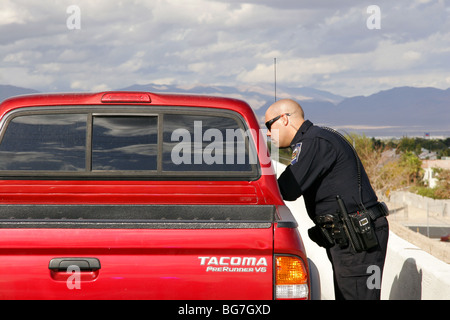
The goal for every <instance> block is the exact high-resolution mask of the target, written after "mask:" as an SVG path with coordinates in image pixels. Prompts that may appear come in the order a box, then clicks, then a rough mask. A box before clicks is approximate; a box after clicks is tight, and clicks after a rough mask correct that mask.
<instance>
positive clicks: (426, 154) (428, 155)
mask: <svg viewBox="0 0 450 320" xmlns="http://www.w3.org/2000/svg"><path fill="white" fill-rule="evenodd" d="M419 159H420V160H436V159H437V153H436V152H433V151H429V150H427V149H424V148H422V150H421V153H420V154H419Z"/></svg>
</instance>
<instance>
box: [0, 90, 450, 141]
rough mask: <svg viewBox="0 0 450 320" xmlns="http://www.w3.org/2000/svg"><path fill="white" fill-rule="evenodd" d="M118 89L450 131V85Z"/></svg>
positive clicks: (363, 123)
mask: <svg viewBox="0 0 450 320" xmlns="http://www.w3.org/2000/svg"><path fill="white" fill-rule="evenodd" d="M117 90H124V91H149V92H161V93H163V92H166V93H167V92H171V93H190V94H206V95H215V96H224V97H231V98H238V99H241V100H244V101H246V102H248V103H249V104H250V106H251V107H252V108H253V109H254V111H255V113H256V115H257V116H258V118H259V119H260V121H261V123H263V122H264V113H265V111H266V110H267V108H268V107H269V106H270V105H271V104H272V103H273V102H274V101H275V99H277V100H278V99H282V98H292V99H295V100H297V101H298V102H299V103H300V104H301V105H302V107H303V109H304V111H305V118H307V119H309V120H311V121H312V122H313V123H315V124H318V125H326V126H330V127H333V128H336V129H338V130H341V131H344V132H356V133H359V134H365V135H366V136H376V137H383V136H384V137H386V136H394V137H402V136H424V134H425V133H428V134H429V135H430V136H431V137H448V136H450V88H449V89H446V90H442V89H437V88H431V87H423V88H418V87H397V88H392V89H389V90H384V91H380V92H377V93H375V94H372V95H368V96H355V97H343V96H339V95H335V94H333V93H330V92H327V91H323V90H317V89H314V88H308V87H298V88H295V87H286V86H278V87H277V92H276V93H275V90H274V88H273V86H270V85H258V86H256V85H255V86H236V87H232V86H215V85H211V86H206V85H196V86H190V87H188V86H181V85H157V84H146V85H138V84H136V85H132V86H129V87H126V88H119V89H117ZM37 92H38V91H36V90H33V89H26V88H20V87H15V86H10V85H0V102H1V101H3V100H4V99H6V98H8V97H11V96H15V95H21V94H29V93H37Z"/></svg>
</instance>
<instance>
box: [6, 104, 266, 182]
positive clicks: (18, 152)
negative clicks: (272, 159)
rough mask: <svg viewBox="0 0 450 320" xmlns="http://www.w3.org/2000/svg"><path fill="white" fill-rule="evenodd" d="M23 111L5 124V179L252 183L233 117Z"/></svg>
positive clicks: (194, 111)
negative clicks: (177, 179) (233, 180)
mask: <svg viewBox="0 0 450 320" xmlns="http://www.w3.org/2000/svg"><path fill="white" fill-rule="evenodd" d="M119 108H120V109H117V110H116V109H114V110H111V108H104V107H92V108H89V107H88V106H80V107H67V106H66V107H39V108H23V109H20V110H19V111H13V112H11V113H9V114H7V115H6V116H5V117H4V118H3V119H2V121H1V132H0V175H1V176H18V177H20V176H60V177H63V176H68V177H76V176H80V177H85V176H88V177H95V176H105V177H117V176H119V177H131V178H139V177H142V178H145V177H149V178H151V177H170V176H172V177H199V178H200V177H222V178H246V179H252V178H253V179H254V178H257V177H258V176H259V174H260V173H259V165H258V157H257V155H256V148H255V146H254V144H253V140H252V139H251V138H249V137H251V135H250V134H249V130H248V127H247V126H246V124H245V121H244V120H243V119H242V118H241V116H239V115H238V114H237V113H235V112H232V111H228V110H219V109H208V108H181V107H167V106H165V107H159V108H158V107H151V108H149V107H146V108H136V107H133V106H119Z"/></svg>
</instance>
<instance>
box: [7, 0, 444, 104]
mask: <svg viewBox="0 0 450 320" xmlns="http://www.w3.org/2000/svg"><path fill="white" fill-rule="evenodd" d="M371 5H376V6H377V7H378V8H379V9H380V11H379V14H378V13H377V11H372V10H368V8H369V6H371ZM370 8H371V7H370ZM378 27H379V28H378ZM274 58H277V80H278V83H279V84H280V85H285V86H292V87H303V86H306V87H313V88H316V89H322V90H327V91H330V92H332V93H335V94H339V95H344V96H355V95H369V94H372V93H375V92H378V91H380V90H385V89H390V88H393V87H397V86H417V87H424V86H432V87H436V88H441V89H446V88H448V87H450V1H447V0H440V1H438V0H436V1H433V0H397V1H384V0H383V1H381V0H371V1H361V0H352V1H350V0H340V1H335V0H328V1H323V0H315V1H312V0H308V1H307V0H277V1H273V0H246V1H245V0H129V1H113V0H95V1H92V0H40V1H29V0H28V1H25V0H0V84H9V85H15V86H21V87H26V88H33V89H36V90H39V91H97V90H108V89H118V88H124V87H127V86H130V85H132V84H148V83H155V84H177V85H182V86H191V85H198V84H201V85H230V86H246V85H258V84H264V85H269V84H272V83H273V79H274V67H273V64H274Z"/></svg>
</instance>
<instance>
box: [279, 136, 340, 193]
mask: <svg viewBox="0 0 450 320" xmlns="http://www.w3.org/2000/svg"><path fill="white" fill-rule="evenodd" d="M335 160H336V151H335V150H334V148H333V146H332V145H331V144H330V143H329V142H328V141H326V140H323V139H320V138H316V139H307V140H304V141H303V143H302V148H301V151H300V154H299V156H298V160H297V162H296V163H295V164H291V165H289V166H288V167H287V168H286V170H285V171H284V172H283V173H282V174H281V175H280V177H279V178H278V186H279V187H280V191H281V195H282V196H283V199H284V200H288V201H293V200H295V199H297V198H298V197H300V196H301V195H302V194H303V193H304V192H305V191H306V190H307V189H308V188H309V187H311V186H312V185H313V184H314V183H315V182H316V181H317V179H319V178H320V177H322V176H323V175H324V174H325V173H326V172H327V171H328V170H329V169H330V168H331V167H332V165H333V164H334V162H335Z"/></svg>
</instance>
